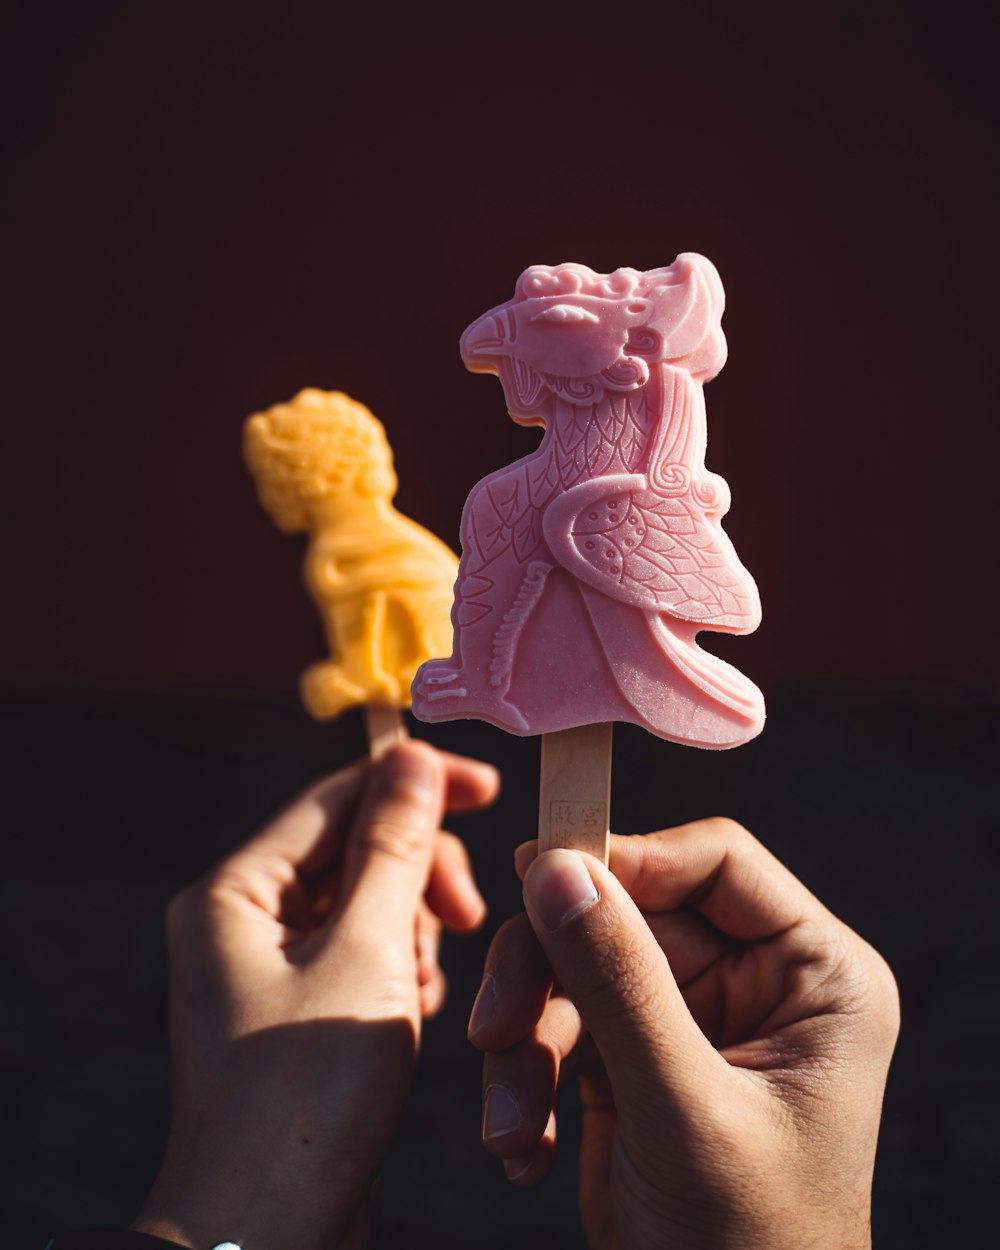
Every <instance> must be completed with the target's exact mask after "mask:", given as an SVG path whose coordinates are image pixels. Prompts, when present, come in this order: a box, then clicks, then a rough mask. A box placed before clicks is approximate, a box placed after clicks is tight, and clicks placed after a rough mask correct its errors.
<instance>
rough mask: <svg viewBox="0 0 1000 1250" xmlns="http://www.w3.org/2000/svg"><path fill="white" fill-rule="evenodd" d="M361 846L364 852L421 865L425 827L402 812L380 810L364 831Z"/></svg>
mask: <svg viewBox="0 0 1000 1250" xmlns="http://www.w3.org/2000/svg"><path fill="white" fill-rule="evenodd" d="M359 845H360V846H361V847H362V849H363V850H365V851H370V852H374V853H375V854H377V855H387V856H389V858H391V859H395V860H399V861H401V862H402V863H404V864H419V863H421V862H422V861H423V858H424V852H425V848H426V845H427V839H426V836H425V833H424V830H423V829H421V828H420V827H419V826H418V825H417V823H416V822H414V821H413V820H408V819H407V818H406V817H405V816H404V815H403V814H402V813H394V812H380V813H379V814H378V815H376V816H375V817H374V819H372V820H370V821H369V822H368V823H367V825H366V826H365V827H364V829H363V830H362V831H361V836H360V838H359Z"/></svg>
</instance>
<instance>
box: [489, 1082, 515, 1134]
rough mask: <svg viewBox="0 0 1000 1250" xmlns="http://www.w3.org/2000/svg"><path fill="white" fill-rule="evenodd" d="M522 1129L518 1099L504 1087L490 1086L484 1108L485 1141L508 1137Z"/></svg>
mask: <svg viewBox="0 0 1000 1250" xmlns="http://www.w3.org/2000/svg"><path fill="white" fill-rule="evenodd" d="M520 1127H521V1108H520V1107H519V1106H518V1102H517V1099H516V1098H515V1097H514V1095H513V1094H512V1093H511V1092H510V1090H509V1089H507V1088H505V1087H504V1086H503V1085H490V1086H489V1087H488V1088H487V1090H486V1102H485V1105H484V1107H483V1141H492V1140H493V1138H494V1137H506V1136H507V1135H508V1134H509V1133H516V1132H517V1130H518V1129H519V1128H520Z"/></svg>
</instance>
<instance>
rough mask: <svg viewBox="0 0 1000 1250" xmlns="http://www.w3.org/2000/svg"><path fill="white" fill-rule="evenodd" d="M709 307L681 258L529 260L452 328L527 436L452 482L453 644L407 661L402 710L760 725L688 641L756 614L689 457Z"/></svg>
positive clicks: (709, 288)
mask: <svg viewBox="0 0 1000 1250" xmlns="http://www.w3.org/2000/svg"><path fill="white" fill-rule="evenodd" d="M723 306H724V294H723V290H722V284H721V282H720V280H719V276H718V274H717V272H716V270H715V268H714V266H713V265H712V264H711V263H710V262H709V261H707V260H706V259H705V258H704V257H703V256H698V255H696V254H694V253H684V254H682V255H680V256H678V257H677V259H676V260H675V261H674V263H673V264H672V265H668V266H665V267H664V268H660V269H653V270H649V271H647V272H640V271H638V270H635V269H618V270H616V271H615V272H614V273H610V274H600V273H595V272H594V271H593V270H591V269H588V268H587V267H586V266H584V265H575V264H565V265H558V266H555V267H549V266H545V265H535V266H532V267H531V268H529V269H527V270H525V272H524V273H523V274H522V275H521V277H520V278H519V279H518V283H517V287H516V290H515V294H514V297H513V299H511V300H509V301H508V302H507V303H505V304H501V305H499V306H498V307H497V308H493V309H491V310H490V311H489V312H487V313H485V314H484V315H483V316H482V317H480V318H479V319H478V320H476V321H475V322H473V323H472V325H470V326H469V328H468V329H467V330H466V331H465V333H464V334H463V336H462V340H461V351H462V357H463V360H464V362H465V364H466V366H467V367H468V368H469V369H471V370H472V371H473V372H477V373H493V374H495V375H496V376H498V377H499V379H500V382H501V385H502V386H503V389H504V395H505V397H506V400H507V405H508V409H509V411H510V415H511V417H512V418H513V419H514V420H515V421H517V422H519V423H521V424H524V425H540V426H543V427H544V430H545V434H544V436H543V438H542V441H541V444H540V445H539V447H538V448H537V450H536V451H534V452H533V453H532V454H531V455H529V456H526V457H524V458H523V459H522V460H519V461H517V462H515V463H514V464H511V465H508V466H507V467H506V468H503V469H501V470H499V471H498V472H496V473H493V474H491V475H490V476H489V477H486V478H484V479H483V480H482V481H481V482H479V483H478V485H476V486H475V487H474V488H473V490H472V492H471V494H470V495H469V498H468V500H467V502H466V506H465V510H464V513H463V517H462V550H463V555H462V562H461V565H460V568H459V576H458V582H457V584H456V587H455V603H454V608H453V611H452V620H453V623H454V629H455V634H454V649H453V652H452V655H451V657H450V658H449V659H447V660H434V661H431V662H430V663H428V664H425V665H424V666H423V667H422V668H421V669H420V671H419V673H418V674H417V677H416V680H415V682H414V686H413V710H414V712H415V714H416V715H417V716H419V717H421V718H422V719H424V720H429V721H437V720H452V719H456V718H461V717H474V718H478V719H482V720H486V721H489V722H491V723H492V724H494V725H498V726H499V727H500V728H502V729H506V730H508V731H509V732H511V733H516V734H536V733H548V732H552V731H554V730H559V729H567V728H571V727H573V726H576V725H584V724H591V723H595V722H599V721H606V720H625V721H632V722H634V723H636V724H639V725H642V726H643V727H644V728H646V729H648V730H649V731H650V732H651V733H654V734H657V735H658V736H659V737H661V738H667V739H670V740H672V741H676V742H684V743H688V744H690V745H693V746H700V747H710V748H722V747H732V746H737V745H739V744H740V743H743V742H746V741H747V740H748V739H750V738H752V737H754V736H755V735H756V734H757V733H759V732H760V730H761V728H762V727H763V723H764V701H763V697H762V695H761V693H760V691H759V690H758V689H757V687H756V686H755V685H754V684H753V683H752V682H750V681H749V680H748V679H747V678H746V677H744V676H743V674H742V673H740V672H739V671H738V670H737V669H735V668H733V667H732V666H731V665H729V664H726V663H725V662H723V661H722V660H720V659H718V658H717V657H715V656H713V655H711V654H709V653H708V652H706V651H704V650H702V648H700V647H699V646H698V645H697V642H696V641H695V635H696V633H697V632H698V631H699V630H701V629H708V630H715V631H722V632H727V633H734V634H744V633H749V632H750V631H751V630H753V629H756V627H757V625H758V624H759V622H760V599H759V596H758V593H757V587H756V586H755V584H754V581H753V579H752V578H751V576H750V574H749V573H748V572H747V571H746V569H745V568H744V567H743V565H742V564H741V563H740V561H739V558H738V556H737V555H736V552H735V550H734V549H733V545H732V543H731V542H730V540H729V538H728V537H727V535H726V533H725V531H724V530H723V529H722V524H721V521H722V518H723V516H724V515H725V514H726V512H727V511H728V508H729V502H730V496H729V489H728V487H727V485H726V483H725V482H724V481H723V479H722V478H721V477H719V476H718V475H716V474H713V473H709V472H708V471H707V470H706V468H705V448H706V441H707V432H706V422H705V404H704V393H703V389H702V388H703V385H704V383H705V382H707V381H710V380H711V378H713V377H714V376H715V374H717V373H718V371H719V370H720V369H721V368H722V366H723V365H724V364H725V360H726V341H725V338H724V336H723V333H722V325H721V319H722V311H723Z"/></svg>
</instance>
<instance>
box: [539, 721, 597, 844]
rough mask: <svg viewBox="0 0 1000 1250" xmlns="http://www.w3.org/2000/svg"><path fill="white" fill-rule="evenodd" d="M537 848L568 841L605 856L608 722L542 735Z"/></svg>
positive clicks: (567, 842)
mask: <svg viewBox="0 0 1000 1250" xmlns="http://www.w3.org/2000/svg"><path fill="white" fill-rule="evenodd" d="M538 789H539V795H538V849H539V851H551V850H552V849H553V848H555V847H559V846H566V847H570V848H571V849H572V850H574V851H586V852H587V853H588V854H590V855H595V856H596V857H597V858H598V859H600V860H603V861H604V863H605V864H606V863H607V862H608V837H609V824H608V821H609V814H610V811H611V724H610V722H608V723H607V724H602V725H581V726H580V727H579V728H577V729H561V730H559V731H558V732H556V733H549V734H543V735H542V774H541V781H540V784H539V788H538Z"/></svg>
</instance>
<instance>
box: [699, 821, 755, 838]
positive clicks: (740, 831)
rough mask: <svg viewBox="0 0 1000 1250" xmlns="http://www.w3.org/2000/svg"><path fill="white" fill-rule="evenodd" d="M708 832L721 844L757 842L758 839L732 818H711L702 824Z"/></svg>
mask: <svg viewBox="0 0 1000 1250" xmlns="http://www.w3.org/2000/svg"><path fill="white" fill-rule="evenodd" d="M702 823H703V824H704V826H705V827H706V830H707V832H709V833H711V834H712V835H713V836H714V837H716V838H718V839H719V840H720V841H721V842H726V843H732V842H755V841H756V838H755V837H754V836H753V834H752V833H751V832H750V830H749V829H747V828H746V826H745V825H741V824H740V822H739V821H738V820H733V818H732V817H731V816H709V817H708V818H707V819H706V820H704V821H703V822H702Z"/></svg>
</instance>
